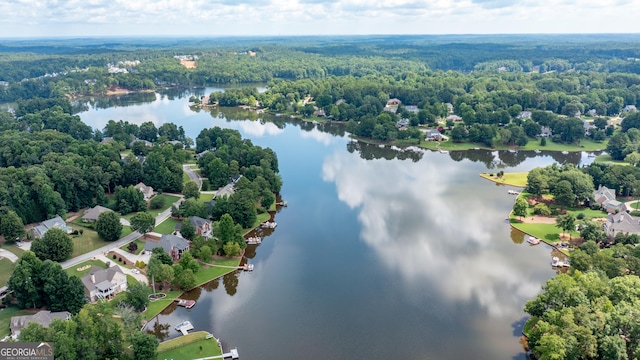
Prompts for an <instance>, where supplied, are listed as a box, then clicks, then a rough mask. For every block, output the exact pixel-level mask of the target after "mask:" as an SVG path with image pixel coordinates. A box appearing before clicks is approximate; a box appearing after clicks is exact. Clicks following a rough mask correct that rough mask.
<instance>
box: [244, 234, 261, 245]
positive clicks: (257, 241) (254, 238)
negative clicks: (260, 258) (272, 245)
mask: <svg viewBox="0 0 640 360" xmlns="http://www.w3.org/2000/svg"><path fill="white" fill-rule="evenodd" d="M247 244H248V245H258V244H262V239H261V238H260V237H259V236H252V237H249V238H247Z"/></svg>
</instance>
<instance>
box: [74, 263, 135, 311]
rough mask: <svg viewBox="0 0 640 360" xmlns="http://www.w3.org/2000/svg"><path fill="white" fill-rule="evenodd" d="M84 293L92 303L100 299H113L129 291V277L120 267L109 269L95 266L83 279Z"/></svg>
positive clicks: (115, 266)
mask: <svg viewBox="0 0 640 360" xmlns="http://www.w3.org/2000/svg"><path fill="white" fill-rule="evenodd" d="M82 284H84V291H85V294H86V295H87V298H88V299H89V301H90V302H96V301H98V299H111V298H113V297H114V296H115V295H117V294H118V293H120V292H123V291H126V290H127V277H126V275H125V274H124V272H122V269H120V267H119V266H118V265H114V266H112V267H110V268H107V269H101V268H99V267H97V266H93V267H92V268H91V271H89V273H88V274H86V275H84V276H83V277H82Z"/></svg>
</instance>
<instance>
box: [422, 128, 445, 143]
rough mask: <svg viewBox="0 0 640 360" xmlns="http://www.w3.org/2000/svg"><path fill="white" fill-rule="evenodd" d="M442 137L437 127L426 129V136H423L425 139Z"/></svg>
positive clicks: (439, 139)
mask: <svg viewBox="0 0 640 360" xmlns="http://www.w3.org/2000/svg"><path fill="white" fill-rule="evenodd" d="M442 139H443V137H442V134H441V133H440V131H438V129H430V130H427V136H426V137H425V140H426V141H442Z"/></svg>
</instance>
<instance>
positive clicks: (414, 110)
mask: <svg viewBox="0 0 640 360" xmlns="http://www.w3.org/2000/svg"><path fill="white" fill-rule="evenodd" d="M404 108H405V109H406V110H407V111H408V112H410V113H414V114H417V113H419V112H420V109H418V107H417V106H416V105H407V106H405V107H404Z"/></svg>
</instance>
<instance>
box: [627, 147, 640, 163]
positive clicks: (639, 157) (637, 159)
mask: <svg viewBox="0 0 640 360" xmlns="http://www.w3.org/2000/svg"><path fill="white" fill-rule="evenodd" d="M624 162H626V163H629V164H631V165H632V166H636V165H638V163H640V153H638V152H637V151H634V152H632V153H629V154H627V156H625V157H624Z"/></svg>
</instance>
